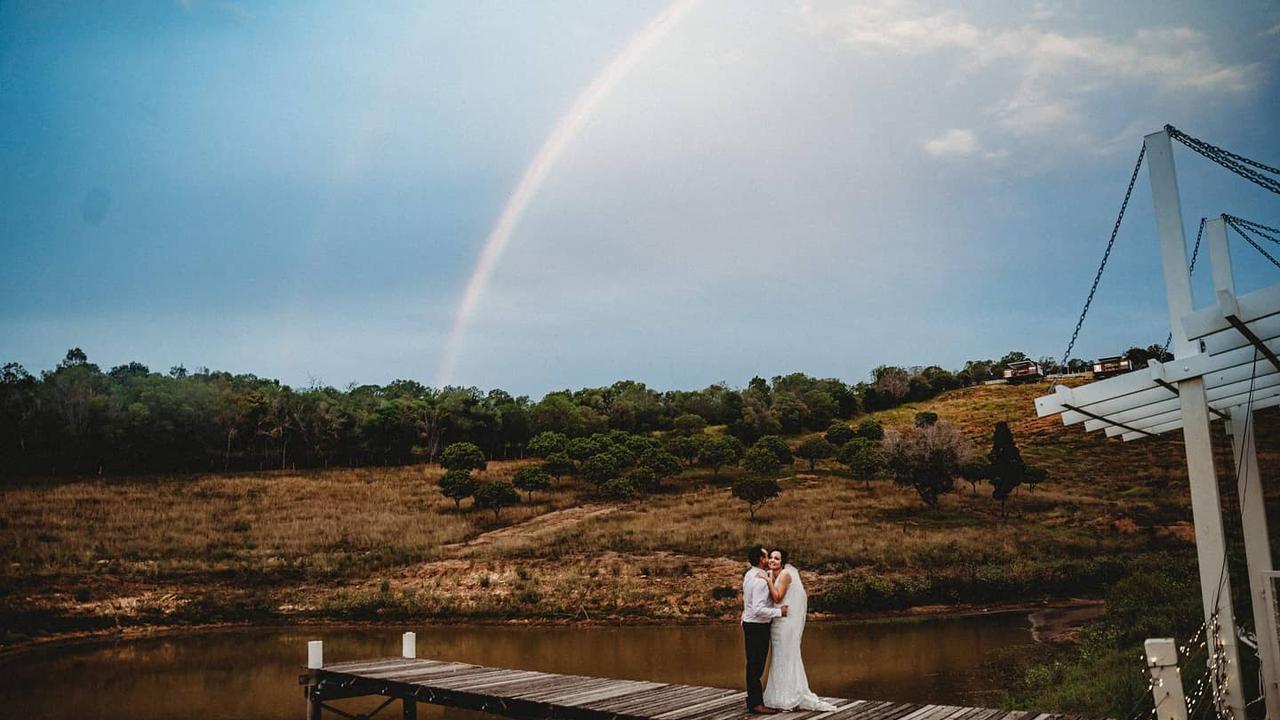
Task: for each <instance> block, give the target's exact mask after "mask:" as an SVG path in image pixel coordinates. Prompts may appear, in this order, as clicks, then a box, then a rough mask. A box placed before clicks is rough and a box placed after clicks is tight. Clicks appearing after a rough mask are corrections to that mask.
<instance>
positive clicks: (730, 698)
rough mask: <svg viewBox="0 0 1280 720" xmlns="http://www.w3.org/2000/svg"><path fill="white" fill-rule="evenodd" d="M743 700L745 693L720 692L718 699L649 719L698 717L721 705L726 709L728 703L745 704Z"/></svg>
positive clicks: (675, 719)
mask: <svg viewBox="0 0 1280 720" xmlns="http://www.w3.org/2000/svg"><path fill="white" fill-rule="evenodd" d="M745 698H746V693H744V692H740V691H738V690H722V691H721V695H720V696H719V697H715V698H710V699H707V700H703V701H702V702H699V703H694V704H691V705H686V706H685V707H683V708H679V709H676V710H669V711H667V712H663V713H655V714H654V715H652V716H651V717H652V718H653V720H680V719H681V718H686V717H689V716H691V715H700V714H702V713H705V712H710V711H712V710H715V709H720V707H721V706H722V705H723V706H724V707H725V708H726V709H727V707H728V705H726V703H729V702H735V703H738V704H739V705H743V704H744V703H745V702H746V700H745Z"/></svg>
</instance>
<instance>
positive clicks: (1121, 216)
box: [1061, 143, 1147, 369]
mask: <svg viewBox="0 0 1280 720" xmlns="http://www.w3.org/2000/svg"><path fill="white" fill-rule="evenodd" d="M1146 154H1147V145H1146V143H1143V145H1142V149H1141V150H1139V151H1138V162H1136V163H1134V165H1133V174H1132V175H1130V176H1129V187H1128V188H1126V189H1125V191H1124V202H1122V203H1120V213H1119V214H1118V215H1116V224H1115V225H1113V226H1112V227H1111V239H1109V240H1107V250H1106V252H1104V253H1102V263H1101V264H1100V265H1098V272H1097V274H1095V275H1094V276H1093V285H1091V286H1090V287H1089V297H1087V298H1085V301H1084V309H1083V310H1081V311H1080V319H1079V320H1077V321H1076V329H1075V330H1073V331H1072V332H1071V340H1070V342H1068V343H1067V350H1066V352H1064V353H1062V363H1061V367H1062V368H1064V369H1065V368H1066V367H1067V360H1068V359H1069V358H1070V357H1071V349H1072V348H1074V347H1075V346H1076V338H1077V337H1079V336H1080V328H1081V326H1083V325H1084V318H1085V316H1086V315H1088V314H1089V306H1090V305H1092V304H1093V295H1094V293H1096V292H1098V283H1099V282H1100V281H1101V280H1102V271H1103V270H1105V269H1106V268H1107V260H1108V259H1109V258H1110V257H1111V248H1112V247H1113V246H1114V245H1115V244H1116V234H1117V233H1119V232H1120V222H1121V221H1122V220H1124V211H1125V210H1126V209H1127V208H1128V207H1129V198H1130V196H1132V195H1133V184H1134V183H1135V182H1137V181H1138V170H1139V168H1141V167H1142V159H1143V158H1144V157H1146Z"/></svg>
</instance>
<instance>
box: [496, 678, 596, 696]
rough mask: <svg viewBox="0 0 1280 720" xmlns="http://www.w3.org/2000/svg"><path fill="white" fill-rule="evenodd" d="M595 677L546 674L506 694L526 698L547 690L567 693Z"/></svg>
mask: <svg viewBox="0 0 1280 720" xmlns="http://www.w3.org/2000/svg"><path fill="white" fill-rule="evenodd" d="M595 679H596V678H584V677H575V676H570V675H547V676H545V677H543V678H540V679H538V680H536V681H534V682H531V683H529V685H527V686H526V687H522V688H520V689H519V690H511V691H509V692H508V693H507V694H508V695H509V696H510V697H512V698H515V699H517V700H528V699H533V698H534V697H535V696H537V695H539V694H541V693H544V692H547V691H552V692H558V693H568V692H571V691H573V690H574V689H575V688H580V687H582V686H584V685H586V684H588V683H589V682H590V681H592V680H595Z"/></svg>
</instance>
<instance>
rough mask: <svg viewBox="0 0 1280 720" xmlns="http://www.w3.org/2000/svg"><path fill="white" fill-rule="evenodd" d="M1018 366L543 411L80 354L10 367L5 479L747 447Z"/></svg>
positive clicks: (566, 401) (629, 391) (885, 369)
mask: <svg viewBox="0 0 1280 720" xmlns="http://www.w3.org/2000/svg"><path fill="white" fill-rule="evenodd" d="M1021 357H1025V355H1023V354H1022V353H1019V352H1012V353H1009V354H1007V355H1005V356H1004V357H1003V358H1001V359H1000V360H973V361H969V362H968V363H966V364H965V366H964V367H963V368H962V369H961V370H959V371H955V372H952V371H949V370H946V369H943V368H941V367H938V366H928V367H911V368H903V367H896V366H888V365H885V366H880V367H878V368H876V369H875V370H873V371H872V373H871V377H870V378H869V379H868V380H866V381H862V382H857V383H852V384H850V383H846V382H844V381H842V380H838V379H834V378H825V379H824V378H814V377H810V376H808V375H805V374H803V373H792V374H790V375H780V376H776V377H774V378H772V379H771V380H765V379H764V378H761V377H755V378H752V379H751V380H750V381H749V382H748V383H747V386H746V387H744V388H733V387H730V386H729V385H727V384H725V383H717V384H714V385H711V386H708V387H706V388H703V389H701V390H672V391H657V390H654V389H651V388H648V387H646V386H645V385H644V384H643V383H639V382H635V381H632V380H621V381H618V382H616V383H614V384H612V385H610V386H607V387H597V388H583V389H580V390H576V391H570V390H560V391H555V392H551V393H548V394H547V395H545V396H544V397H543V398H542V399H540V400H537V401H534V400H532V399H530V398H529V397H526V396H513V395H512V394H511V393H508V392H506V391H504V390H501V389H495V390H490V391H488V392H483V391H481V390H479V389H478V388H474V387H470V388H464V387H444V388H433V387H427V386H425V385H423V384H421V383H419V382H417V381H414V380H396V381H394V382H392V383H389V384H387V385H354V384H353V385H351V386H348V387H346V388H345V389H337V388H333V387H328V386H320V385H318V384H317V385H313V386H311V387H306V388H298V389H295V388H291V387H290V386H288V385H285V384H283V383H281V382H280V381H279V380H273V379H268V378H260V377H257V376H255V375H252V374H232V373H228V372H220V371H214V370H209V369H203V368H202V369H198V370H195V371H188V370H187V369H186V368H184V367H181V366H179V367H173V368H170V369H169V371H168V372H166V373H161V372H155V371H152V370H151V369H150V368H148V367H147V366H145V365H143V364H141V363H137V362H131V363H128V364H125V365H118V366H116V367H113V368H110V369H109V370H106V371H103V370H102V369H101V368H100V367H99V366H98V365H96V364H94V363H92V362H90V361H89V358H88V357H87V355H86V354H85V353H84V352H83V351H82V350H80V349H79V348H73V349H71V350H69V351H67V354H66V357H65V358H64V359H63V361H62V362H60V363H59V364H58V365H57V367H55V368H53V369H52V370H45V371H42V372H40V373H39V375H38V376H37V375H32V374H31V373H30V372H28V371H27V370H26V369H25V368H23V367H22V366H21V365H18V364H16V363H9V364H6V365H4V366H3V367H2V368H0V475H4V476H10V477H14V476H32V475H76V474H100V475H108V474H130V473H162V472H216V471H239V470H261V469H282V468H315V467H329V466H349V467H358V466H385V465H403V464H409V463H414V462H438V461H439V459H440V453H441V451H442V450H443V448H444V447H446V446H448V445H450V444H453V443H460V442H467V443H472V444H474V445H475V446H477V447H479V448H480V449H481V450H482V451H483V452H484V453H485V455H486V456H487V457H489V458H495V459H496V458H516V457H524V456H525V455H526V454H527V453H528V452H529V450H530V447H529V444H530V442H531V440H532V439H533V438H534V437H536V436H537V435H538V434H539V433H544V432H554V433H560V434H562V435H564V436H565V437H566V438H586V437H590V436H592V435H596V434H599V433H608V432H609V431H612V430H616V431H621V432H625V433H649V432H654V431H671V430H673V429H675V428H676V427H677V422H678V421H680V420H681V418H684V420H683V421H684V422H686V423H689V422H693V423H703V424H704V425H724V426H725V427H726V430H727V433H728V434H729V435H730V436H732V437H734V438H737V439H738V440H739V441H741V442H742V443H746V444H748V445H750V444H752V443H754V442H755V441H756V440H758V439H759V438H761V437H765V436H771V435H782V436H788V435H795V434H798V433H802V432H805V431H821V430H823V429H825V428H827V427H828V425H829V424H830V423H831V422H832V421H833V420H848V419H850V418H853V417H855V416H857V415H858V414H860V413H864V412H871V411H876V410H883V409H887V408H890V407H894V406H896V405H898V404H900V403H903V402H910V401H919V400H925V399H928V398H931V397H933V396H935V395H937V394H938V393H940V392H943V391H946V390H951V389H954V388H958V387H962V386H965V385H971V384H975V383H981V382H984V381H986V380H989V379H991V378H992V377H994V376H997V375H998V373H999V370H1000V369H1001V368H1002V367H1003V365H1004V363H1006V362H1009V361H1010V360H1012V359H1018V358H1021Z"/></svg>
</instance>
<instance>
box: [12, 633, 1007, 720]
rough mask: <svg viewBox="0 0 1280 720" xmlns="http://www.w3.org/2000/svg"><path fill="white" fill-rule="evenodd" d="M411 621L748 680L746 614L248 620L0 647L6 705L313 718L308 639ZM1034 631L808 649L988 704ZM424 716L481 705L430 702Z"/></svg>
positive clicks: (376, 642) (866, 636) (882, 676)
mask: <svg viewBox="0 0 1280 720" xmlns="http://www.w3.org/2000/svg"><path fill="white" fill-rule="evenodd" d="M402 630H414V631H415V632H417V634H418V656H419V657H429V658H433V659H443V660H458V661H463V662H470V663H476V664H482V665H490V666H497V667H509V668H520V669H527V670H543V671H548V672H561V673H573V674H582V675H597V676H604V677H617V678H630V679H636V680H656V681H660V682H673V683H676V682H678V683H687V684H691V685H711V686H718V687H730V688H734V687H741V685H742V665H743V660H742V635H741V630H740V629H739V627H738V626H737V625H708V626H671V627H661V626H656V627H655V626H646V627H578V626H557V627H527V626H457V625H455V626H436V625H429V626H422V627H408V626H406V627H403V628H401V627H395V628H392V627H385V626H372V627H370V626H364V627H342V626H336V627H335V626H323V627H314V628H311V627H304V628H287V629H281V628H258V629H243V628H241V629H234V630H223V631H213V632H204V633H193V634H189V635H164V636H158V637H151V638H141V639H134V640H121V641H107V642H103V643H98V644H92V645H73V646H63V647H50V648H41V649H35V650H31V651H28V652H23V653H19V654H16V655H13V656H10V657H6V658H0V708H3V709H4V712H5V714H6V715H7V716H9V717H40V718H67V719H68V720H69V719H71V718H77V719H86V718H103V719H114V718H122V719H123V718H154V719H157V720H159V719H165V718H174V719H178V718H181V719H182V720H193V718H198V719H200V720H205V719H207V718H254V719H266V718H292V719H294V720H297V719H298V718H302V717H305V712H304V706H305V703H304V701H303V697H302V688H300V687H299V686H298V684H297V677H298V675H299V674H300V672H301V669H300V668H301V666H302V665H303V664H305V662H306V641H307V640H323V641H324V643H325V660H326V661H327V662H339V661H342V660H351V659H361V658H373V657H380V656H391V655H399V654H400V633H401V631H402ZM1029 642H1031V631H1030V624H1029V623H1028V621H1027V619H1026V615H1025V614H1019V613H1001V614H989V615H970V616H962V617H951V618H945V617H936V618H928V619H920V620H910V621H886V622H833V623H810V624H809V625H808V627H807V628H806V631H805V639H804V646H803V652H804V658H805V666H806V669H807V670H808V674H809V682H810V685H811V686H812V687H813V689H814V691H815V692H818V693H819V694H823V695H835V696H840V697H850V698H864V699H875V700H898V701H910V702H930V703H953V704H965V705H982V704H987V705H989V704H991V703H993V702H994V699H995V697H996V692H997V690H998V689H997V688H993V687H990V683H991V681H990V680H988V679H986V678H984V677H983V675H982V673H981V672H980V667H981V665H982V662H983V660H984V658H986V657H989V656H990V654H991V653H992V652H993V651H996V650H999V649H1001V648H1004V647H1009V646H1012V645H1019V644H1024V643H1029ZM361 703H366V704H367V701H365V700H352V701H347V704H345V705H344V707H348V708H350V709H352V710H358V709H364V708H363V706H362V705H361ZM365 710H366V711H367V709H365ZM387 712H390V711H387ZM384 715H386V713H385V712H384ZM396 716H397V717H398V713H396ZM419 717H422V718H464V717H465V718H474V717H477V714H476V713H468V712H464V711H458V710H444V709H441V708H437V707H434V706H428V705H421V706H420V707H419Z"/></svg>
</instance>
